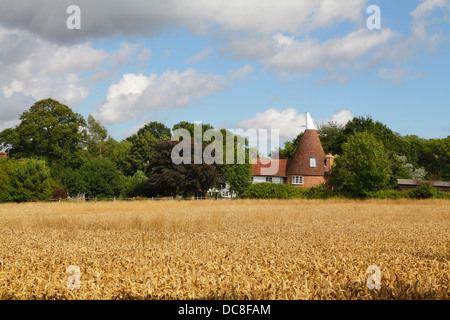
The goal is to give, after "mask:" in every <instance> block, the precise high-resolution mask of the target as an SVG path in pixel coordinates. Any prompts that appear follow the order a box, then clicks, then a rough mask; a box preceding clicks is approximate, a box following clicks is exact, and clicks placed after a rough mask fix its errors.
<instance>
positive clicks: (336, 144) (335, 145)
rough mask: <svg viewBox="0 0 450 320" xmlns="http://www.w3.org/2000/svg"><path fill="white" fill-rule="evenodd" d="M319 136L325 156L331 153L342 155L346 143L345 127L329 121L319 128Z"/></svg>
mask: <svg viewBox="0 0 450 320" xmlns="http://www.w3.org/2000/svg"><path fill="white" fill-rule="evenodd" d="M317 134H318V135H319V138H320V142H321V143H322V147H323V151H324V152H325V154H328V153H331V154H333V155H336V154H341V153H342V144H343V143H344V142H345V141H346V137H345V135H344V126H342V125H339V124H337V123H336V122H333V121H329V122H327V123H325V124H322V125H320V126H319V128H318V129H317Z"/></svg>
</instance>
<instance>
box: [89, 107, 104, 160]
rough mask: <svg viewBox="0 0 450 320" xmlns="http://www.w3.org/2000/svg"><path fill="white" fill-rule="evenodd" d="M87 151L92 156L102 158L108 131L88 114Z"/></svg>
mask: <svg viewBox="0 0 450 320" xmlns="http://www.w3.org/2000/svg"><path fill="white" fill-rule="evenodd" d="M87 129H88V136H87V142H86V145H87V150H88V151H89V153H90V154H92V155H94V156H99V157H102V156H103V154H104V152H105V148H106V138H107V137H108V131H107V130H106V128H105V127H104V126H102V125H101V124H100V122H98V121H97V120H95V118H94V117H93V116H92V115H91V114H90V115H89V117H88V124H87Z"/></svg>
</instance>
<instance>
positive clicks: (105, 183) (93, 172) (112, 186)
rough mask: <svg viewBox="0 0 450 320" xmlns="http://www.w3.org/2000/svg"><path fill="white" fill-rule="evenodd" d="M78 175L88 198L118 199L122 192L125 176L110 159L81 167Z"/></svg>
mask: <svg viewBox="0 0 450 320" xmlns="http://www.w3.org/2000/svg"><path fill="white" fill-rule="evenodd" d="M78 174H79V176H78V179H80V180H81V181H82V183H83V184H82V185H83V187H84V192H83V193H85V195H86V196H87V197H100V198H108V197H118V196H119V195H120V194H121V192H122V189H123V185H124V180H123V176H122V174H121V172H120V171H119V170H117V168H116V167H115V166H114V164H113V163H112V162H111V161H110V160H108V159H105V158H96V159H92V160H90V161H88V162H86V163H85V164H83V165H82V166H81V168H80V169H79V170H78ZM75 182H76V180H75Z"/></svg>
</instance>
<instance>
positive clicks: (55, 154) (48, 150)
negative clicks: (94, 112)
mask: <svg viewBox="0 0 450 320" xmlns="http://www.w3.org/2000/svg"><path fill="white" fill-rule="evenodd" d="M20 120H21V123H20V124H19V126H17V127H16V128H15V129H14V131H15V133H14V134H13V133H11V132H10V133H9V136H10V137H12V138H11V139H12V140H15V141H13V143H14V144H13V147H14V149H12V155H13V156H14V157H16V158H19V157H23V158H26V157H40V158H43V159H46V160H47V162H48V163H49V164H51V163H52V162H54V161H60V162H63V163H65V164H67V165H70V166H72V165H74V164H75V163H76V162H77V161H78V158H79V153H80V151H81V149H82V147H83V145H84V144H85V142H86V131H85V130H80V128H84V127H85V126H86V121H85V120H84V119H83V117H82V116H81V115H79V114H77V113H74V112H73V111H72V110H71V109H70V108H69V107H68V106H66V105H63V104H61V103H59V102H58V101H55V100H53V99H47V100H41V101H38V102H36V103H35V104H34V105H33V106H32V107H31V108H30V109H29V110H28V111H25V112H24V113H23V114H22V115H21V116H20Z"/></svg>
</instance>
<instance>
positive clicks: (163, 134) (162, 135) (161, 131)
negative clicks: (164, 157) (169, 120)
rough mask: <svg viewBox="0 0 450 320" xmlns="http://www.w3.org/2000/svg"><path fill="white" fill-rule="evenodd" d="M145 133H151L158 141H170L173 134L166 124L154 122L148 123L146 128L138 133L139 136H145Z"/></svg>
mask: <svg viewBox="0 0 450 320" xmlns="http://www.w3.org/2000/svg"><path fill="white" fill-rule="evenodd" d="M144 132H149V133H150V134H151V135H152V136H154V137H155V138H156V139H158V140H168V139H170V136H171V132H170V129H169V128H168V127H166V126H165V125H164V124H162V123H160V122H157V121H152V122H149V123H147V124H146V125H145V126H143V127H142V128H140V129H139V131H138V132H137V134H138V135H140V134H143V133H144Z"/></svg>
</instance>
